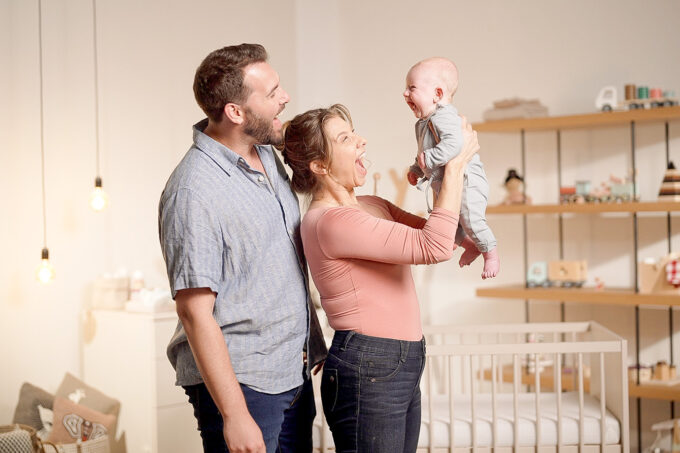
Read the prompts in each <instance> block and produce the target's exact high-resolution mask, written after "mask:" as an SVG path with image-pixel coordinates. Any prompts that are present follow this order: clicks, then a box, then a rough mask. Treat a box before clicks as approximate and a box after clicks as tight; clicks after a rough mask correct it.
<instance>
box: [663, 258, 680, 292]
mask: <svg viewBox="0 0 680 453" xmlns="http://www.w3.org/2000/svg"><path fill="white" fill-rule="evenodd" d="M666 280H667V281H668V283H670V284H671V285H673V286H675V287H676V288H677V287H678V286H680V262H679V261H678V260H670V261H669V262H668V264H666Z"/></svg>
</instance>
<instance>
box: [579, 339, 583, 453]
mask: <svg viewBox="0 0 680 453" xmlns="http://www.w3.org/2000/svg"><path fill="white" fill-rule="evenodd" d="M583 417H584V413H583V353H581V352H579V353H578V446H579V451H583V445H584V442H583V434H584V433H583Z"/></svg>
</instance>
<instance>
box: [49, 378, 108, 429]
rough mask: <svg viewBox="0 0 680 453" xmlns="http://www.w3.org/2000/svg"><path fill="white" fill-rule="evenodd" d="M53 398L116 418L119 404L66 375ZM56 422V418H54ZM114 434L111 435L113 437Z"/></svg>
mask: <svg viewBox="0 0 680 453" xmlns="http://www.w3.org/2000/svg"><path fill="white" fill-rule="evenodd" d="M55 396H60V397H62V398H68V399H70V400H71V401H73V402H74V403H76V404H80V405H82V406H85V407H88V408H90V409H93V410H95V411H97V412H102V413H104V414H113V415H115V416H116V417H118V413H119V412H120V402H119V401H118V400H115V399H113V398H111V397H110V396H107V395H105V394H103V393H102V392H100V391H99V390H97V389H96V388H94V387H90V386H89V385H87V384H86V383H84V382H83V381H81V380H80V379H78V378H77V377H75V376H74V375H72V374H70V373H66V374H65V375H64V380H63V381H61V385H60V386H59V389H57V393H56V395H55ZM55 420H56V418H55ZM114 434H115V433H112V435H114Z"/></svg>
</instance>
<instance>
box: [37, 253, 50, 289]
mask: <svg viewBox="0 0 680 453" xmlns="http://www.w3.org/2000/svg"><path fill="white" fill-rule="evenodd" d="M36 277H37V278H38V281H39V282H40V283H50V282H51V281H52V280H54V268H53V267H52V265H51V264H50V252H49V250H47V248H44V249H42V261H41V262H40V266H38V269H37V271H36Z"/></svg>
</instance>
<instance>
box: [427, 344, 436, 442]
mask: <svg viewBox="0 0 680 453" xmlns="http://www.w3.org/2000/svg"><path fill="white" fill-rule="evenodd" d="M432 361H433V360H432V357H430V358H429V359H426V362H425V363H426V365H427V413H428V416H429V418H430V424H429V426H428V432H429V437H430V442H429V443H430V448H429V451H430V453H433V452H434V409H433V407H434V399H433V398H432V387H434V376H433V375H434V372H433V370H432V368H433V365H432Z"/></svg>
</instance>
